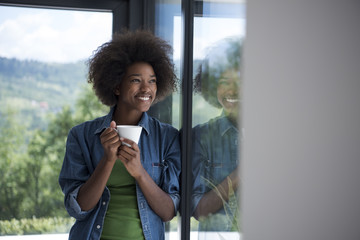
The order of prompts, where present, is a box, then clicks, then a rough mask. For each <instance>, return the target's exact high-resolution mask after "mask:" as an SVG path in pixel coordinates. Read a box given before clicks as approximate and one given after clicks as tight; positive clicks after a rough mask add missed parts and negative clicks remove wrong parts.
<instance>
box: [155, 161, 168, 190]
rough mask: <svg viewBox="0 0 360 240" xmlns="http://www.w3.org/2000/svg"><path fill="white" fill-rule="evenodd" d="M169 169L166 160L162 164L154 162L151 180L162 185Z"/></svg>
mask: <svg viewBox="0 0 360 240" xmlns="http://www.w3.org/2000/svg"><path fill="white" fill-rule="evenodd" d="M166 169H167V164H166V163H165V161H164V160H162V161H161V162H153V163H152V164H151V178H152V179H153V180H154V181H155V183H156V184H157V185H161V184H162V182H163V179H164V174H165V171H166Z"/></svg>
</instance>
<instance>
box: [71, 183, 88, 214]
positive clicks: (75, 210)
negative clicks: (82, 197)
mask: <svg viewBox="0 0 360 240" xmlns="http://www.w3.org/2000/svg"><path fill="white" fill-rule="evenodd" d="M81 186H82V185H80V186H78V187H77V188H75V190H74V191H72V192H71V193H70V194H69V196H68V201H67V209H68V212H69V214H70V216H72V217H74V218H75V219H76V220H82V219H84V218H86V216H88V215H89V213H90V212H91V211H92V209H91V210H89V211H82V210H81V207H80V205H79V203H78V201H77V200H76V199H77V196H78V193H79V190H80V187H81Z"/></svg>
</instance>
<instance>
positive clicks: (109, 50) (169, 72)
mask: <svg viewBox="0 0 360 240" xmlns="http://www.w3.org/2000/svg"><path fill="white" fill-rule="evenodd" d="M172 51H173V49H172V47H171V45H170V44H169V43H167V42H166V41H165V40H163V39H161V38H159V37H157V36H155V35H154V34H153V33H151V32H150V31H148V30H136V31H133V32H132V31H129V30H122V32H120V33H116V34H114V35H113V36H112V40H111V41H109V42H107V43H104V44H103V45H101V46H100V47H99V48H98V49H97V50H96V51H94V53H93V55H92V56H91V57H90V59H89V60H88V62H87V63H88V65H89V73H88V82H89V83H92V84H93V89H94V91H95V94H96V95H97V97H98V98H99V100H100V101H101V102H102V103H103V104H105V105H107V106H114V105H116V103H117V96H116V95H115V94H114V90H115V88H116V87H118V86H119V84H120V82H121V80H122V77H123V76H124V74H125V72H126V69H127V68H128V67H129V66H130V65H132V64H134V63H136V62H146V63H149V64H150V65H151V66H152V67H153V69H154V72H155V74H156V80H157V82H156V84H157V94H156V98H155V101H154V102H158V101H160V100H162V99H163V98H165V97H166V96H167V95H168V94H170V93H171V92H173V91H175V90H176V87H177V77H176V75H175V69H174V68H175V67H174V64H173V62H172V60H171V59H170V56H171V54H172V53H173V52H172Z"/></svg>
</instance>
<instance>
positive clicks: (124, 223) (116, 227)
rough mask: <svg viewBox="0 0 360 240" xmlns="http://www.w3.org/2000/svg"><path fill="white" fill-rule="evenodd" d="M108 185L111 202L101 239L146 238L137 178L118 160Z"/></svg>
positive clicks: (137, 239)
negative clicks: (141, 217)
mask: <svg viewBox="0 0 360 240" xmlns="http://www.w3.org/2000/svg"><path fill="white" fill-rule="evenodd" d="M106 185H107V187H108V188H109V190H110V195H111V197H110V203H109V206H108V209H107V212H106V215H105V220H104V228H103V231H102V234H101V240H120V239H121V240H125V239H126V240H127V239H129V240H130V239H133V240H140V239H141V240H144V234H143V232H142V226H141V222H140V215H139V209H138V206H137V199H136V185H135V179H134V178H133V177H132V176H131V175H130V174H129V173H128V172H127V170H126V168H125V166H124V165H123V163H122V162H121V161H120V160H117V161H116V163H115V165H114V168H113V170H112V172H111V175H110V177H109V180H108V182H107V184H106Z"/></svg>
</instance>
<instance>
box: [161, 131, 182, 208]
mask: <svg viewBox="0 0 360 240" xmlns="http://www.w3.org/2000/svg"><path fill="white" fill-rule="evenodd" d="M167 144H168V147H167V152H166V154H165V159H164V160H163V164H164V165H165V166H166V167H165V168H164V172H163V176H164V181H163V182H162V186H161V188H162V189H163V190H164V191H165V192H167V193H168V194H169V196H170V198H171V199H172V201H173V203H174V207H175V215H176V212H177V211H178V209H179V206H180V183H179V178H180V172H181V150H180V140H179V132H178V131H177V130H175V129H174V131H172V132H171V133H170V134H169V138H167Z"/></svg>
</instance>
